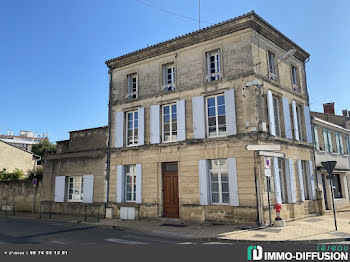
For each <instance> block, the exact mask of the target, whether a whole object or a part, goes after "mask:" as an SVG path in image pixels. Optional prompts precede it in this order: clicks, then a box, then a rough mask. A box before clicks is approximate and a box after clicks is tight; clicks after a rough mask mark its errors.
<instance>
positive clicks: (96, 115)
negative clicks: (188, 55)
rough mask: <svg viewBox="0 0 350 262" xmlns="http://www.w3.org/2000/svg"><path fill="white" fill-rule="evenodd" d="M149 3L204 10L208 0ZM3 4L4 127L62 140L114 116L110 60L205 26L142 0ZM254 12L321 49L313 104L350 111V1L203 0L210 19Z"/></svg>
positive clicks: (313, 67)
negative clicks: (110, 108) (109, 113)
mask: <svg viewBox="0 0 350 262" xmlns="http://www.w3.org/2000/svg"><path fill="white" fill-rule="evenodd" d="M140 1H142V2H145V3H148V4H151V5H155V6H159V7H160V8H163V9H166V10H169V11H171V12H174V13H178V14H181V15H183V16H187V17H193V18H197V17H198V0H187V1H185V0H177V1H170V0H163V1H161V0H150V1H148V0H140ZM214 3H215V4H214ZM0 4H1V5H0V24H1V26H0V35H1V38H0V39H1V41H0V87H1V93H0V97H1V103H0V112H1V113H0V132H1V133H5V132H7V129H13V131H14V133H15V134H17V133H18V132H19V130H22V129H28V130H32V131H38V132H40V133H42V132H46V131H48V132H49V136H50V140H52V141H56V140H64V139H68V138H69V134H68V132H69V131H71V130H78V129H84V128H90V127H96V126H102V125H106V124H107V103H108V76H107V67H106V65H105V63H104V62H105V61H106V60H107V59H110V58H113V57H116V56H119V55H122V54H124V53H128V52H131V51H134V50H137V49H140V48H143V47H146V46H147V45H152V44H155V43H158V42H161V41H164V40H167V39H170V38H173V37H175V36H178V35H182V34H185V33H188V32H191V31H194V30H197V29H198V22H196V21H193V20H190V19H184V18H180V17H177V16H173V15H171V14H169V13H166V12H163V11H161V10H159V9H156V8H152V7H149V6H147V5H144V4H142V3H140V2H138V1H136V0H128V1H117V0H114V1H112V0H100V1H97V0H94V1H93V0H79V1H78V0H74V1H73V0H71V1H68V0H60V1H57V0H50V1H47V0H46V1H39V0H32V1H26V0H12V1H8V0H0ZM251 10H255V11H256V12H257V13H258V14H259V15H260V16H262V17H263V18H264V19H265V20H267V21H268V22H269V23H271V24H272V25H273V26H275V27H276V28H277V29H279V30H280V31H281V32H282V33H284V34H285V35H286V36H288V37H289V38H291V39H292V40H293V41H295V42H296V43H297V44H299V45H300V46H301V47H302V48H304V49H305V50H307V51H308V52H309V53H310V54H311V58H310V61H309V62H308V63H307V77H308V88H309V93H310V97H311V98H310V102H311V109H312V110H314V111H322V104H323V103H325V102H335V103H336V112H337V113H338V114H340V113H341V109H345V108H347V109H350V103H349V98H350V95H349V87H350V83H349V82H347V81H348V79H349V73H350V67H349V60H350V52H349V51H350V50H349V42H350V34H349V32H350V29H349V27H350V16H349V14H348V11H349V10H350V1H347V0H344V1H336V0H335V1H320V0H318V1H311V0H308V1H305V0H304V1H297V0H295V1H276V0H274V1H264V0H260V1H255V0H254V1H253V0H251V1H230V0H216V1H215V2H214V1H211V0H201V19H202V20H203V23H202V26H208V25H210V24H208V23H204V21H206V22H210V23H217V22H220V21H223V20H227V19H230V18H232V17H236V16H239V15H242V14H244V13H247V12H249V11H251Z"/></svg>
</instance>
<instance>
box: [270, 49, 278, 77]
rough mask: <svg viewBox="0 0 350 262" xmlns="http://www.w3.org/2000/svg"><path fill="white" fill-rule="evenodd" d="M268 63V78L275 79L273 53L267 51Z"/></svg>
mask: <svg viewBox="0 0 350 262" xmlns="http://www.w3.org/2000/svg"><path fill="white" fill-rule="evenodd" d="M268 65H269V79H270V80H274V81H276V80H277V74H276V65H275V54H274V53H272V52H270V51H268Z"/></svg>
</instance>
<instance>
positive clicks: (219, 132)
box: [207, 95, 226, 137]
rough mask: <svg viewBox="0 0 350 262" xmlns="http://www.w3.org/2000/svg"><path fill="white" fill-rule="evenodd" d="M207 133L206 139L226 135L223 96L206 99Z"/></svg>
mask: <svg viewBox="0 0 350 262" xmlns="http://www.w3.org/2000/svg"><path fill="white" fill-rule="evenodd" d="M207 132H208V137H216V136H224V135H226V113H225V96H224V95H218V96H212V97H208V98H207Z"/></svg>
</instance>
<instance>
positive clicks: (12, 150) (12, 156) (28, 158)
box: [0, 140, 40, 173]
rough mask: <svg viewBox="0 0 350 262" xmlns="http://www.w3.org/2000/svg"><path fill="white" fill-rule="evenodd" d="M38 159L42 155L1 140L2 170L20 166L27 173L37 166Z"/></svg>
mask: <svg viewBox="0 0 350 262" xmlns="http://www.w3.org/2000/svg"><path fill="white" fill-rule="evenodd" d="M38 160H40V156H37V155H35V154H33V153H31V152H29V151H26V150H24V149H20V148H18V147H16V146H14V145H11V144H9V143H6V142H4V141H1V140H0V171H1V170H4V169H5V170H6V171H7V172H13V171H14V170H15V169H16V168H18V169H20V170H22V171H23V172H24V173H26V172H27V171H28V170H32V169H34V168H35V166H36V164H37V161H38Z"/></svg>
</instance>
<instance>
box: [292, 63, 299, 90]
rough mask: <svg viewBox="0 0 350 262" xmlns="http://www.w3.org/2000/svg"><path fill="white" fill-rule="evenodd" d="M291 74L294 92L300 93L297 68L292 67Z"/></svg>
mask: <svg viewBox="0 0 350 262" xmlns="http://www.w3.org/2000/svg"><path fill="white" fill-rule="evenodd" d="M291 74H292V84H293V90H294V91H296V92H299V93H300V87H299V82H298V79H299V77H298V70H297V68H296V67H295V66H292V67H291Z"/></svg>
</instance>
